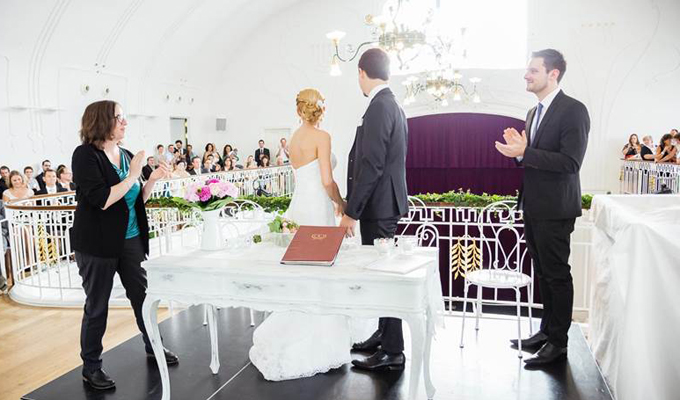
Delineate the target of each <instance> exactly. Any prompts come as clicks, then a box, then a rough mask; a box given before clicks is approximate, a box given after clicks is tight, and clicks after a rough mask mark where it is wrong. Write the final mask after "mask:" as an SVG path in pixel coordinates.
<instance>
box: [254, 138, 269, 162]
mask: <svg viewBox="0 0 680 400" xmlns="http://www.w3.org/2000/svg"><path fill="white" fill-rule="evenodd" d="M258 145H259V146H260V147H259V148H258V149H257V150H255V162H257V166H258V167H262V166H263V164H262V159H263V158H264V156H267V158H268V159H270V160H271V159H272V158H271V156H270V155H269V149H267V148H265V147H264V140H262V139H260V141H259V142H258Z"/></svg>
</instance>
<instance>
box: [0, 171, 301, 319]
mask: <svg viewBox="0 0 680 400" xmlns="http://www.w3.org/2000/svg"><path fill="white" fill-rule="evenodd" d="M209 178H219V179H222V180H227V181H230V182H233V183H234V184H236V186H237V187H238V188H239V196H245V195H253V194H263V192H264V193H266V194H271V195H273V196H288V195H290V194H292V192H293V189H294V186H295V180H294V174H293V169H292V167H290V166H283V167H272V168H261V169H253V170H240V171H228V172H219V173H213V174H205V175H200V176H192V177H188V178H177V179H169V180H163V181H160V182H158V183H157V184H156V186H155V187H154V191H153V193H152V197H163V196H182V195H183V194H184V188H186V187H187V186H188V185H189V184H191V183H192V182H195V181H204V180H206V179H209ZM239 203H240V202H239ZM251 206H252V204H251ZM239 207H240V206H239ZM5 208H6V213H7V218H6V222H7V223H8V226H9V241H10V254H11V263H12V275H13V282H14V287H13V289H12V291H11V292H10V295H11V296H12V298H13V299H14V300H16V301H18V302H21V303H24V304H33V305H45V306H79V305H82V302H83V299H84V297H83V291H82V287H81V279H80V276H79V275H78V269H77V267H76V265H75V257H74V253H73V250H72V249H71V242H70V237H69V230H70V229H71V227H72V225H73V218H74V213H75V208H76V197H75V192H66V193H61V194H58V195H46V196H36V197H32V198H30V199H26V200H20V201H16V202H12V203H8V204H6V205H5ZM236 211H240V208H239V209H238V210H236ZM242 214H243V213H242ZM147 216H148V219H149V230H150V236H151V243H150V245H151V249H150V250H151V254H150V256H151V257H153V256H157V255H160V254H163V253H164V252H165V251H167V250H168V249H170V248H171V247H172V246H173V241H175V242H177V241H179V242H182V241H184V240H185V239H186V238H188V237H190V236H191V235H190V232H192V229H193V230H196V229H197V228H198V227H199V226H200V224H201V221H200V216H199V214H197V213H186V212H185V213H182V212H180V211H179V210H177V209H174V208H147ZM223 216H224V217H225V218H229V217H230V216H228V215H223ZM195 238H196V235H193V239H195ZM174 245H177V243H175V244H174ZM3 262H4V259H3ZM3 262H0V267H1V266H2V264H3ZM3 270H4V268H3ZM111 298H112V303H113V304H117V305H123V304H127V300H126V297H125V293H124V290H123V288H122V287H121V285H120V284H119V283H118V281H116V282H115V284H114V289H113V292H112V296H111Z"/></svg>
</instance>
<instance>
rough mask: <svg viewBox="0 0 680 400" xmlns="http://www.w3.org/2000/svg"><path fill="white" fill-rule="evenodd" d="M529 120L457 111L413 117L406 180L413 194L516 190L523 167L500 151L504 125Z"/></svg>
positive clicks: (518, 125)
mask: <svg viewBox="0 0 680 400" xmlns="http://www.w3.org/2000/svg"><path fill="white" fill-rule="evenodd" d="M508 127H512V128H515V129H517V130H518V131H519V132H521V131H522V130H523V129H524V121H522V120H519V119H516V118H511V117H505V116H501V115H491V114H473V113H455V114H436V115H426V116H422V117H415V118H409V119H408V130H409V138H408V156H407V157H406V180H407V183H408V192H409V194H419V193H427V192H430V193H441V192H447V191H449V190H457V189H463V190H468V189H469V190H470V191H471V192H472V193H475V194H482V193H489V194H503V195H514V194H515V193H516V191H518V190H519V189H520V186H521V184H522V175H523V170H522V168H521V167H518V166H517V165H515V162H514V161H513V160H510V159H508V158H507V157H505V156H503V155H502V154H500V153H499V152H498V151H497V150H496V148H495V147H494V142H495V141H501V142H503V130H504V129H505V128H508Z"/></svg>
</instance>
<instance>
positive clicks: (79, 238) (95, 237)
mask: <svg viewBox="0 0 680 400" xmlns="http://www.w3.org/2000/svg"><path fill="white" fill-rule="evenodd" d="M122 150H123V152H124V153H125V154H127V156H128V160H132V153H131V152H129V151H128V150H125V149H122ZM121 155H122V154H121ZM71 168H72V169H73V180H74V182H75V183H76V200H77V201H78V205H77V206H76V213H75V218H74V220H73V228H72V229H71V248H72V249H73V250H76V251H79V252H81V253H86V254H90V255H93V256H97V257H106V258H109V257H110V258H116V257H119V255H120V253H121V250H122V249H123V243H124V241H125V234H126V232H127V226H128V218H129V214H130V211H129V210H128V207H127V204H126V203H125V198H121V199H120V200H118V201H117V202H115V203H114V204H112V205H111V206H110V207H109V208H108V209H106V210H102V208H103V207H104V205H105V204H106V200H107V199H108V198H109V194H110V193H111V187H112V186H114V185H117V184H118V183H120V178H119V177H118V174H117V173H116V170H115V169H114V168H113V165H111V162H110V161H109V159H108V157H106V154H105V153H104V151H102V150H99V149H98V148H96V147H95V146H93V145H90V144H82V145H80V146H78V147H77V148H76V149H75V150H74V151H73V158H72V159H71ZM135 211H136V212H137V225H138V226H139V234H140V237H141V239H142V243H143V244H144V252H145V253H146V254H148V253H149V222H148V221H147V219H146V210H145V208H144V199H143V195H142V191H140V192H139V196H138V197H137V200H136V201H135Z"/></svg>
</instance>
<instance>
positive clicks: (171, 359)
mask: <svg viewBox="0 0 680 400" xmlns="http://www.w3.org/2000/svg"><path fill="white" fill-rule="evenodd" d="M163 353H164V354H165V362H166V363H167V364H168V365H177V364H179V357H177V354H175V353H173V352H172V351H170V350H168V349H166V348H163ZM146 356H147V357H148V358H154V357H156V356H155V355H154V354H153V353H149V352H148V351H147V353H146Z"/></svg>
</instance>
